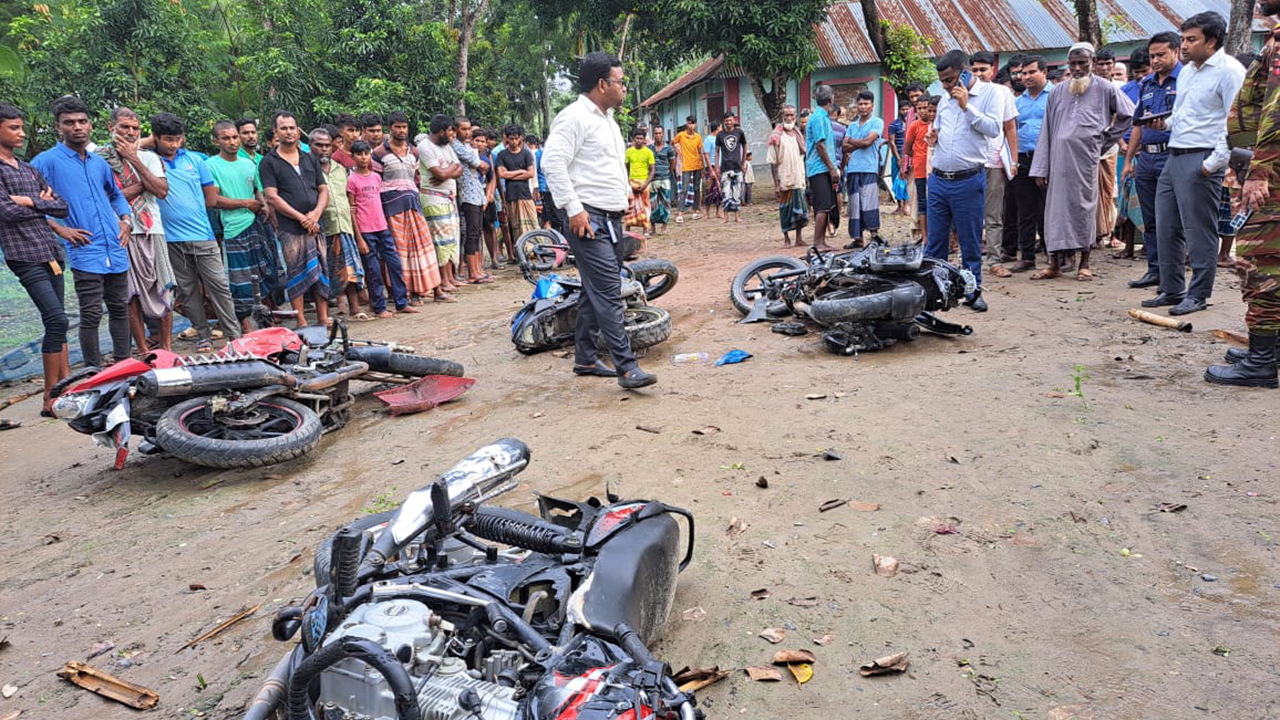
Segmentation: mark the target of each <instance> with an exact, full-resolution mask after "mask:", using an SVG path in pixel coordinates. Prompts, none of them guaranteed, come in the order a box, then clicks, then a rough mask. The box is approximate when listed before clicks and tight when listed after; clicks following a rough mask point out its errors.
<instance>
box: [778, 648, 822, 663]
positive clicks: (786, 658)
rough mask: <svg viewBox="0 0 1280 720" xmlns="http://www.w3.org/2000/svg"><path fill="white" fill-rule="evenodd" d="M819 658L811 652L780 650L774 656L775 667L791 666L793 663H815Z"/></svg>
mask: <svg viewBox="0 0 1280 720" xmlns="http://www.w3.org/2000/svg"><path fill="white" fill-rule="evenodd" d="M815 662H818V658H817V657H815V656H814V654H813V652H812V651H810V650H779V651H778V652H776V653H774V654H773V664H774V665H790V664H791V663H815Z"/></svg>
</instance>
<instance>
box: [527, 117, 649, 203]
mask: <svg viewBox="0 0 1280 720" xmlns="http://www.w3.org/2000/svg"><path fill="white" fill-rule="evenodd" d="M625 153H626V145H625V143H623V142H622V131H621V130H620V129H618V123H616V122H614V120H613V111H612V110H610V111H609V112H608V113H607V114H606V113H604V112H602V111H601V110H600V106H599V105H596V104H595V103H594V102H592V101H591V99H590V98H588V97H587V96H586V95H579V96H578V99H577V101H575V102H573V103H571V104H570V105H569V106H568V107H566V108H565V109H563V110H561V111H560V113H559V114H558V115H556V119H555V120H554V121H552V123H551V130H550V132H548V133H547V140H546V142H545V143H543V146H542V170H543V173H544V174H545V175H546V176H547V189H548V190H550V191H551V195H552V197H553V198H554V199H555V203H556V205H557V206H558V207H561V208H563V209H564V211H565V212H566V213H567V214H568V215H569V217H573V216H574V215H577V214H578V213H580V212H582V210H583V207H582V206H583V205H584V204H585V205H590V206H592V207H595V208H598V209H600V210H608V211H610V212H621V211H623V210H626V209H627V206H628V205H629V204H630V201H631V184H630V183H629V182H627V165H626V156H625Z"/></svg>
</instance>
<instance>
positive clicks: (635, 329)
mask: <svg viewBox="0 0 1280 720" xmlns="http://www.w3.org/2000/svg"><path fill="white" fill-rule="evenodd" d="M623 322H624V323H625V324H624V325H623V330H624V331H626V333H627V337H628V338H630V339H631V349H633V350H643V349H644V348H647V347H650V346H652V345H657V344H658V343H660V342H662V341H663V340H666V339H667V338H669V337H671V313H669V312H667V311H666V310H663V309H662V308H657V307H650V306H647V305H642V306H640V307H629V308H627V309H626V310H625V311H624V313H623Z"/></svg>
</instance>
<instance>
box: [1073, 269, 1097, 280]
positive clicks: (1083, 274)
mask: <svg viewBox="0 0 1280 720" xmlns="http://www.w3.org/2000/svg"><path fill="white" fill-rule="evenodd" d="M1076 280H1079V281H1080V282H1092V281H1093V271H1092V270H1090V269H1089V268H1085V269H1083V270H1081V271H1080V272H1077V273H1076Z"/></svg>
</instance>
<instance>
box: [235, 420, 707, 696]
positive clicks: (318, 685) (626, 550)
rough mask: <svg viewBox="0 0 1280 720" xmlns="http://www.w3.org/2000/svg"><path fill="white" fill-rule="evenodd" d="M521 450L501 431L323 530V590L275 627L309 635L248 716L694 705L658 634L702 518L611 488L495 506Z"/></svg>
mask: <svg viewBox="0 0 1280 720" xmlns="http://www.w3.org/2000/svg"><path fill="white" fill-rule="evenodd" d="M528 463H529V449H528V447H526V446H525V444H524V443H522V442H520V441H519V440H514V439H504V440H499V441H497V442H495V443H493V444H490V445H487V446H485V447H483V448H480V449H479V450H477V451H476V452H475V453H473V454H472V455H471V456H469V457H467V458H466V459H464V460H463V461H461V462H460V463H458V464H457V465H455V466H454V467H453V468H452V469H450V470H449V471H448V472H446V473H444V474H443V475H441V476H440V477H439V478H438V479H437V480H436V481H435V482H433V483H432V484H431V485H428V486H427V487H425V488H423V489H421V490H418V491H416V492H414V493H412V494H410V495H409V497H408V498H406V499H405V502H404V504H403V505H401V506H400V508H399V509H398V510H396V511H394V512H389V513H381V514H378V515H372V516H369V517H366V518H362V519H360V520H357V521H355V522H353V523H351V524H350V525H347V526H346V527H344V528H342V529H340V530H339V531H337V532H336V533H334V534H333V535H332V536H330V537H329V538H328V539H326V540H325V541H324V542H323V543H322V544H321V545H320V546H319V547H318V548H317V550H316V555H315V578H316V583H317V585H318V587H317V588H316V589H315V590H314V591H313V592H312V593H311V594H310V595H308V596H307V598H306V599H305V600H304V601H303V603H302V604H301V605H298V606H296V607H289V608H285V609H283V610H281V611H280V612H279V613H278V615H277V617H276V619H275V622H274V624H273V627H272V632H273V635H274V636H275V638H276V639H278V640H280V641H282V642H287V641H291V640H292V639H293V638H294V637H298V638H299V640H300V642H298V643H297V644H296V645H294V647H293V649H292V650H291V651H290V652H289V653H288V654H287V655H286V656H285V657H284V659H282V660H281V661H280V663H279V664H278V665H277V666H276V668H275V670H274V671H273V672H272V674H271V676H270V678H268V680H267V682H266V684H265V685H264V686H263V688H262V690H261V691H260V692H259V693H258V695H257V696H256V697H255V699H254V701H253V703H252V704H251V705H250V707H249V708H248V712H247V713H246V715H245V716H244V717H245V720H266V719H267V718H273V717H283V718H286V719H287V720H328V719H329V718H395V719H397V720H423V719H424V718H432V719H434V718H455V719H457V720H469V719H473V718H476V719H480V720H568V719H571V718H576V720H606V719H608V720H617V719H626V720H643V719H645V718H654V719H655V720H676V719H677V718H678V719H679V720H695V719H696V718H698V717H700V713H699V712H698V711H697V710H696V709H695V708H694V697H693V695H692V694H691V693H685V692H681V691H680V690H679V688H678V687H677V686H676V684H675V682H674V681H673V680H672V678H671V674H670V668H669V667H668V666H667V665H665V664H664V663H662V662H660V661H658V660H657V659H655V658H654V656H653V654H652V653H651V652H650V651H649V650H648V647H647V646H648V644H649V643H651V642H652V641H653V640H654V639H655V637H656V635H657V633H658V632H659V630H661V628H662V626H663V624H664V622H665V621H666V619H667V615H668V614H669V612H670V610H671V607H672V604H673V602H674V598H675V586H676V580H677V576H678V575H679V573H680V571H682V570H684V568H685V567H687V566H688V564H689V562H690V560H691V559H692V556H693V530H694V528H693V516H692V515H690V513H689V512H688V511H686V510H682V509H680V508H675V507H671V506H668V505H664V504H663V503H660V502H657V501H648V500H632V501H625V502H623V501H619V500H618V499H617V498H616V497H612V496H610V497H609V498H608V501H607V503H601V502H600V501H598V500H596V499H594V498H593V499H591V500H588V501H586V502H575V501H570V500H559V499H555V498H550V497H546V496H541V495H539V496H538V504H539V508H540V517H535V516H533V515H529V514H526V513H522V512H517V511H513V510H509V509H505V508H499V507H490V506H488V505H486V502H487V501H489V500H492V499H493V498H495V497H497V496H498V495H500V494H502V493H503V492H506V491H508V490H510V489H512V488H514V487H515V485H516V482H515V480H514V479H513V478H514V476H515V475H516V474H517V473H519V472H520V471H521V470H523V469H524V468H525V466H527V465H528ZM678 518H683V519H684V520H685V521H686V522H687V525H688V527H687V534H688V536H687V538H686V539H685V540H684V541H683V542H682V540H681V537H680V535H681V532H680V524H681V523H680V522H679V521H678Z"/></svg>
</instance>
